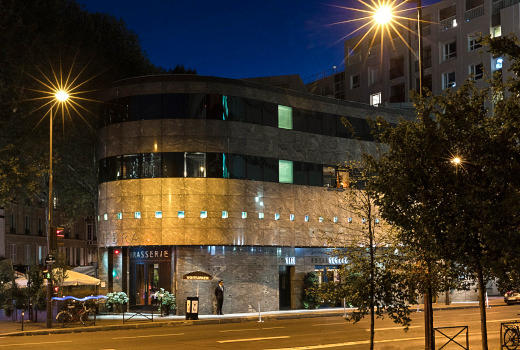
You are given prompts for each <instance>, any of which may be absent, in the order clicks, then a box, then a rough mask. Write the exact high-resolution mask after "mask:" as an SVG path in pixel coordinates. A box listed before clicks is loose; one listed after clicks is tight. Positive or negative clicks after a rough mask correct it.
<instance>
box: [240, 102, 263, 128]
mask: <svg viewBox="0 0 520 350" xmlns="http://www.w3.org/2000/svg"><path fill="white" fill-rule="evenodd" d="M242 100H243V102H242V103H243V104H244V106H245V113H246V114H245V120H244V121H245V122H248V123H253V124H262V109H263V106H262V105H263V102H261V101H257V100H252V99H248V98H244V99H242Z"/></svg>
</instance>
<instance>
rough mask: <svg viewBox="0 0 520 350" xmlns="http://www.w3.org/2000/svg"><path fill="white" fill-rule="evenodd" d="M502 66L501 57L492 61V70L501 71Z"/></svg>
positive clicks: (502, 60)
mask: <svg viewBox="0 0 520 350" xmlns="http://www.w3.org/2000/svg"><path fill="white" fill-rule="evenodd" d="M503 64H504V59H503V58H502V57H497V58H494V59H493V64H492V65H491V67H492V68H493V70H500V69H502V66H503Z"/></svg>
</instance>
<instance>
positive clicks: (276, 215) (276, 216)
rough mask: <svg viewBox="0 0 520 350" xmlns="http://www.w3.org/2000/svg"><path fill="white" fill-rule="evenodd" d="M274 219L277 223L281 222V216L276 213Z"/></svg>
mask: <svg viewBox="0 0 520 350" xmlns="http://www.w3.org/2000/svg"><path fill="white" fill-rule="evenodd" d="M274 219H275V220H276V221H278V220H280V214H279V213H274Z"/></svg>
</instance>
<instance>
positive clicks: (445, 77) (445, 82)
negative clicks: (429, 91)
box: [442, 72, 457, 90]
mask: <svg viewBox="0 0 520 350" xmlns="http://www.w3.org/2000/svg"><path fill="white" fill-rule="evenodd" d="M456 85H457V82H456V80H455V72H449V73H443V74H442V89H443V90H444V89H447V88H451V87H455V86H456Z"/></svg>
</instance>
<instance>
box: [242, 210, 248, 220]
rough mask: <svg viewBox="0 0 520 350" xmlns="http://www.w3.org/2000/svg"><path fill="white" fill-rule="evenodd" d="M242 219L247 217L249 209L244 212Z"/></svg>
mask: <svg viewBox="0 0 520 350" xmlns="http://www.w3.org/2000/svg"><path fill="white" fill-rule="evenodd" d="M242 219H247V211H243V212H242Z"/></svg>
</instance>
